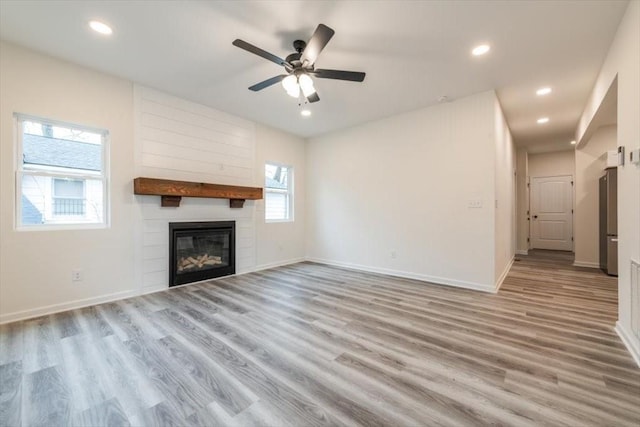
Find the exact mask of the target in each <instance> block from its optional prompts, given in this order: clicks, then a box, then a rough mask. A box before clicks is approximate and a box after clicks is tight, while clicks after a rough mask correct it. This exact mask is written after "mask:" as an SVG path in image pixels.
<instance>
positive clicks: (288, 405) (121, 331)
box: [0, 251, 640, 426]
mask: <svg viewBox="0 0 640 427" xmlns="http://www.w3.org/2000/svg"><path fill="white" fill-rule="evenodd" d="M570 257H571V256H570V254H566V255H563V254H559V255H558V254H557V253H551V252H544V251H536V252H534V253H533V255H531V256H527V257H518V258H519V261H517V262H515V263H514V266H513V268H512V270H511V272H510V273H509V275H508V277H507V278H506V280H505V282H504V284H503V286H502V288H501V290H500V292H499V293H498V294H497V295H491V294H485V293H480V292H474V291H470V290H464V289H456V288H451V287H445V286H438V285H431V284H427V283H424V282H418V281H414V280H405V279H399V278H392V277H387V276H382V275H376V274H368V273H362V272H356V271H350V270H345V269H339V268H334V267H329V266H324V265H320V264H313V263H301V264H296V265H292V266H287V267H281V268H275V269H272V270H267V271H263V272H258V273H251V274H246V275H242V276H236V277H230V278H226V279H223V280H217V281H213V282H208V283H202V284H196V285H189V286H185V287H181V288H174V289H172V290H170V291H166V292H160V293H156V294H152V295H146V296H142V297H136V298H131V299H128V300H124V301H118V302H114V303H109V304H102V305H99V306H95V307H89V308H84V309H79V310H73V311H69V312H65V313H60V314H54V315H50V316H44V317H40V318H37V319H32V320H28V321H23V322H16V323H11V324H7V325H3V326H1V327H0V384H1V389H0V425H2V426H20V425H22V426H40V425H42V426H65V425H77V426H106V425H110V426H111V425H113V426H116V425H146V426H190V425H198V426H217V425H224V426H226V425H229V426H253V425H256V426H265V425H271V426H321V425H322V426H329V425H331V426H333V425H337V426H356V425H366V426H426V425H429V426H432V425H433V426H436V425H443V426H453V425H455V426H459V425H469V426H471V425H473V426H476V425H514V426H532V425H554V426H562V425H564V426H587V425H609V426H626V425H629V426H634V425H635V426H637V425H638V424H639V423H640V369H638V367H637V366H636V365H635V364H634V362H633V360H632V358H631V356H630V355H629V354H628V353H627V351H626V349H625V348H624V346H623V344H622V343H621V342H620V340H619V338H618V336H617V335H616V334H615V332H614V331H613V326H614V323H615V320H616V311H617V310H616V304H617V295H616V294H617V290H616V280H615V279H614V278H610V277H608V276H606V275H604V274H602V273H600V272H599V271H596V270H590V269H580V268H574V267H571V265H570Z"/></svg>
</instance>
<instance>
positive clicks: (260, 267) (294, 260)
mask: <svg viewBox="0 0 640 427" xmlns="http://www.w3.org/2000/svg"><path fill="white" fill-rule="evenodd" d="M304 261H306V258H305V257H300V258H291V259H288V260H284V261H276V262H270V263H268V264H261V265H257V266H255V267H253V268H252V269H250V270H248V271H244V272H242V273H240V274H246V273H253V272H254V271H262V270H268V269H270V268H276V267H284V266H285V265H291V264H297V263H299V262H304Z"/></svg>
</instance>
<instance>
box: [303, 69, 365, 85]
mask: <svg viewBox="0 0 640 427" xmlns="http://www.w3.org/2000/svg"><path fill="white" fill-rule="evenodd" d="M310 73H312V74H313V75H314V76H316V77H318V78H319V79H335V80H348V81H350V82H361V81H363V80H364V76H365V75H366V74H365V73H360V72H358V71H341V70H323V69H321V68H320V69H317V70H314V71H311V72H310Z"/></svg>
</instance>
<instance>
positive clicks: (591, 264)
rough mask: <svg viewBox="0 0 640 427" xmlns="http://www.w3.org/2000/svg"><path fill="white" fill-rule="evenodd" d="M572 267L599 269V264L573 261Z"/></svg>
mask: <svg viewBox="0 0 640 427" xmlns="http://www.w3.org/2000/svg"><path fill="white" fill-rule="evenodd" d="M573 266H574V267H585V268H600V264H599V263H597V262H589V261H574V262H573Z"/></svg>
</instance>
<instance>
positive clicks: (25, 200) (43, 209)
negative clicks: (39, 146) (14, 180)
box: [20, 174, 104, 225]
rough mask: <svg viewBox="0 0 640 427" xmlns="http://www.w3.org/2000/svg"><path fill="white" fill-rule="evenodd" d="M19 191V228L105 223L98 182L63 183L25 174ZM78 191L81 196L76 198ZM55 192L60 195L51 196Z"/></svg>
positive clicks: (100, 181)
mask: <svg viewBox="0 0 640 427" xmlns="http://www.w3.org/2000/svg"><path fill="white" fill-rule="evenodd" d="M21 187H22V194H21V201H22V212H20V215H21V224H22V225H36V224H95V223H102V222H104V207H103V200H104V198H103V196H104V195H103V183H102V180H100V179H86V180H65V179H59V178H52V177H50V176H43V175H37V174H35V175H32V174H24V175H23V176H22V186H21ZM83 187H84V188H83ZM78 188H80V193H79V197H76V196H77V195H78ZM54 189H55V190H54ZM58 190H60V193H55V194H54V191H56V192H57V191H58Z"/></svg>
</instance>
